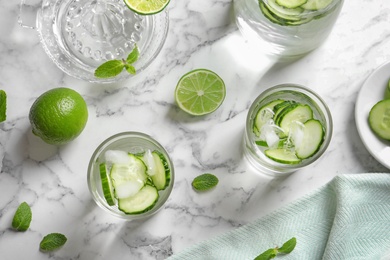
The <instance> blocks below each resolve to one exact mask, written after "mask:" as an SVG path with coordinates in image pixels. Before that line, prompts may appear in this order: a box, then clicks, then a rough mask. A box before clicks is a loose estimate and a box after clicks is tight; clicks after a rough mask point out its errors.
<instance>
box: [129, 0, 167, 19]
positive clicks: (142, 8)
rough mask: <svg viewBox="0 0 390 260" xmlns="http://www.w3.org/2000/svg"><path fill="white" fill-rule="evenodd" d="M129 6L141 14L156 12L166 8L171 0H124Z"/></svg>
mask: <svg viewBox="0 0 390 260" xmlns="http://www.w3.org/2000/svg"><path fill="white" fill-rule="evenodd" d="M124 2H125V4H126V5H127V7H129V8H130V10H132V11H133V12H136V13H137V14H141V15H151V14H156V13H159V12H161V11H162V10H164V8H165V7H167V5H168V4H169V0H124Z"/></svg>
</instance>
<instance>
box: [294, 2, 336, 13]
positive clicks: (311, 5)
mask: <svg viewBox="0 0 390 260" xmlns="http://www.w3.org/2000/svg"><path fill="white" fill-rule="evenodd" d="M332 2H333V0H308V1H307V2H306V3H304V4H303V5H301V7H302V8H304V9H306V10H312V11H316V10H320V9H324V8H326V7H327V6H328V5H330V4H331V3H332Z"/></svg>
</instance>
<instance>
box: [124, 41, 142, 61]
mask: <svg viewBox="0 0 390 260" xmlns="http://www.w3.org/2000/svg"><path fill="white" fill-rule="evenodd" d="M138 57H139V50H138V47H137V45H135V46H134V49H133V50H132V51H131V53H130V54H129V56H127V59H126V62H127V64H133V63H134V62H136V61H137V60H138Z"/></svg>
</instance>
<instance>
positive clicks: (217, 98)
mask: <svg viewBox="0 0 390 260" xmlns="http://www.w3.org/2000/svg"><path fill="white" fill-rule="evenodd" d="M225 95H226V89H225V83H224V82H223V80H222V79H221V78H220V77H219V76H218V75H217V74H216V73H214V72H212V71H210V70H206V69H196V70H193V71H190V72H188V73H187V74H185V75H184V76H183V77H181V79H180V80H179V82H178V83H177V86H176V90H175V100H176V103H177V104H178V105H179V107H180V108H181V109H182V110H184V111H185V112H187V113H189V114H191V115H194V116H201V115H206V114H209V113H211V112H214V111H215V110H216V109H217V108H218V107H219V106H220V105H221V104H222V102H223V100H224V99H225Z"/></svg>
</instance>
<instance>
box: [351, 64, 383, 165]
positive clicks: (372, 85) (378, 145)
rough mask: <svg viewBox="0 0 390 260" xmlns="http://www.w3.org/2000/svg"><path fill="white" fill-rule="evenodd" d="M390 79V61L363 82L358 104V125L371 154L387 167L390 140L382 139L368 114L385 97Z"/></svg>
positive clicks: (356, 116)
mask: <svg viewBox="0 0 390 260" xmlns="http://www.w3.org/2000/svg"><path fill="white" fill-rule="evenodd" d="M389 79H390V63H386V64H384V65H382V66H380V67H379V68H377V69H376V70H375V71H374V72H373V73H372V74H371V75H370V76H369V77H368V78H367V79H366V81H365V82H364V83H363V86H362V88H361V89H360V92H359V95H358V98H357V101H356V105H355V119H356V126H357V129H358V132H359V135H360V138H361V139H362V141H363V144H364V145H365V146H366V148H367V150H368V151H369V152H370V154H371V155H372V156H373V157H374V158H375V159H376V160H377V161H378V162H380V163H381V164H383V165H384V166H385V167H387V168H388V169H390V142H389V141H385V140H381V139H380V138H378V137H377V136H376V135H375V134H374V133H373V132H372V131H371V129H370V126H369V125H368V114H369V113H370V110H371V108H372V107H373V106H374V105H375V104H376V103H377V102H378V101H380V100H382V99H383V97H384V93H385V89H386V85H387V82H388V81H389Z"/></svg>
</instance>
